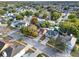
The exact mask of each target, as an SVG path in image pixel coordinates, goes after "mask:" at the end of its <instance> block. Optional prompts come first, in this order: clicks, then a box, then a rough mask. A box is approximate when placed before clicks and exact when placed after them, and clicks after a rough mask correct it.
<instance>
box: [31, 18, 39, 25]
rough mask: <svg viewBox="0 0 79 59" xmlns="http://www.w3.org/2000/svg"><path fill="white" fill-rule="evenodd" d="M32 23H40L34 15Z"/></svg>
mask: <svg viewBox="0 0 79 59" xmlns="http://www.w3.org/2000/svg"><path fill="white" fill-rule="evenodd" d="M31 23H32V24H35V25H37V23H38V19H37V17H32V20H31Z"/></svg>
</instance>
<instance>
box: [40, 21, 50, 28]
mask: <svg viewBox="0 0 79 59" xmlns="http://www.w3.org/2000/svg"><path fill="white" fill-rule="evenodd" d="M50 26H51V24H50V23H49V22H48V21H44V22H43V23H41V27H43V28H49V27H50Z"/></svg>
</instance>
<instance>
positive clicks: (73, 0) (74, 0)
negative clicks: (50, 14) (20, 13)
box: [0, 0, 79, 1]
mask: <svg viewBox="0 0 79 59" xmlns="http://www.w3.org/2000/svg"><path fill="white" fill-rule="evenodd" d="M0 1H79V0H0Z"/></svg>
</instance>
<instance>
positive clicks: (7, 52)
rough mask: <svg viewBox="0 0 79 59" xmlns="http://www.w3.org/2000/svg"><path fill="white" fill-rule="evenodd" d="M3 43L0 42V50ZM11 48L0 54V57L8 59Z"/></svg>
mask: <svg viewBox="0 0 79 59" xmlns="http://www.w3.org/2000/svg"><path fill="white" fill-rule="evenodd" d="M4 45H5V43H4V42H1V41H0V50H1V49H2V48H3V47H4ZM12 50H13V48H11V47H8V48H6V49H5V50H4V51H2V52H1V53H0V57H10V56H11V54H12Z"/></svg>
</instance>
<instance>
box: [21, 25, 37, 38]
mask: <svg viewBox="0 0 79 59" xmlns="http://www.w3.org/2000/svg"><path fill="white" fill-rule="evenodd" d="M21 32H22V33H23V34H24V35H25V36H33V37H36V36H37V35H38V29H37V26H35V25H29V26H27V27H22V28H21Z"/></svg>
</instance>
